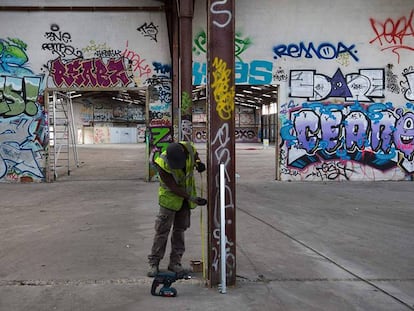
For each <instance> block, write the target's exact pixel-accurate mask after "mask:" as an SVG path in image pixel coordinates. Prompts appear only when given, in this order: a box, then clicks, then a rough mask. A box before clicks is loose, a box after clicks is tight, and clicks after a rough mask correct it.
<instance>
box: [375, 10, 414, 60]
mask: <svg viewBox="0 0 414 311" xmlns="http://www.w3.org/2000/svg"><path fill="white" fill-rule="evenodd" d="M413 15H414V10H411V14H410V16H409V17H408V18H407V17H405V16H402V17H400V19H398V20H397V21H394V20H392V19H391V18H387V19H386V20H385V22H381V21H376V20H374V19H373V18H370V22H371V26H372V29H373V30H374V32H375V34H376V35H377V36H376V37H375V38H374V39H372V40H371V41H370V42H369V43H371V44H372V43H374V42H376V41H377V42H378V43H379V44H380V46H381V47H383V48H382V49H381V51H384V50H391V51H392V52H393V53H395V54H396V55H397V57H398V63H399V62H400V54H399V50H410V51H414V46H413V45H409V44H408V42H407V38H411V39H413V38H414V25H413Z"/></svg>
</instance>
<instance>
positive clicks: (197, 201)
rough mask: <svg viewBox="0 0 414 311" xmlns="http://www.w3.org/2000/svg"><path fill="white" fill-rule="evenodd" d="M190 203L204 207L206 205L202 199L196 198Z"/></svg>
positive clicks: (205, 201)
mask: <svg viewBox="0 0 414 311" xmlns="http://www.w3.org/2000/svg"><path fill="white" fill-rule="evenodd" d="M192 201H193V202H194V203H195V204H197V205H206V204H207V200H206V199H204V198H200V197H196V198H194V199H193V200H192Z"/></svg>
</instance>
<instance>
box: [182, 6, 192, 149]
mask: <svg viewBox="0 0 414 311" xmlns="http://www.w3.org/2000/svg"><path fill="white" fill-rule="evenodd" d="M179 3H180V8H179V20H180V65H179V66H180V83H181V94H180V95H181V98H180V99H181V100H180V103H181V110H180V112H181V124H180V126H181V131H180V133H181V137H180V139H181V140H185V141H192V140H193V114H192V110H193V109H192V106H193V99H192V93H193V49H192V47H193V45H192V42H193V40H192V39H193V31H192V30H193V15H194V3H193V0H180V1H179Z"/></svg>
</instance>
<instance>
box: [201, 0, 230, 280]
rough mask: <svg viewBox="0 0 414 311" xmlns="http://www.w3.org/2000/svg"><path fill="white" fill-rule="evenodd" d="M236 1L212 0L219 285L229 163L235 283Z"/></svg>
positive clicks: (211, 144)
mask: <svg viewBox="0 0 414 311" xmlns="http://www.w3.org/2000/svg"><path fill="white" fill-rule="evenodd" d="M234 2H235V1H234V0H224V1H223V0H207V94H208V97H207V106H208V109H207V110H208V148H207V157H208V159H207V160H208V175H207V178H208V201H209V203H208V210H209V212H208V213H209V215H208V260H209V262H208V278H209V283H210V286H215V285H218V284H219V282H220V265H219V263H220V185H219V181H220V176H219V175H220V164H221V163H223V164H224V165H225V206H226V212H225V214H226V270H227V273H226V282H227V285H234V284H235V283H236V221H235V219H236V218H235V212H236V202H235V135H234V131H235V116H234V107H235V105H234V95H235V85H234V77H235V71H234V64H235V60H234V55H235V51H234V34H235V31H234V28H235V25H234Z"/></svg>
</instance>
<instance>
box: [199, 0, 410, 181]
mask: <svg viewBox="0 0 414 311" xmlns="http://www.w3.org/2000/svg"><path fill="white" fill-rule="evenodd" d="M258 3H260V5H258ZM215 9H216V11H215V12H216V13H217V14H220V13H221V14H222V15H223V18H224V16H226V14H227V13H228V12H225V11H220V7H219V6H217V7H216V8H215ZM196 11H197V14H198V15H197V22H196V23H195V26H194V33H193V38H194V39H193V51H194V64H193V81H194V83H195V84H203V83H205V79H206V70H207V68H206V60H205V54H206V46H207V45H206V30H205V15H206V14H205V5H204V4H199V3H198V4H197V6H196ZM236 14H237V15H236V32H237V33H236V37H235V41H236V67H235V75H236V84H274V85H279V101H278V103H277V104H278V122H277V123H278V124H279V126H278V128H277V129H276V130H277V132H278V140H277V146H276V147H277V148H276V150H277V151H276V158H277V163H278V166H279V167H278V170H277V171H278V172H279V176H277V179H281V180H309V181H325V180H337V181H339V180H367V181H373V180H403V179H411V177H412V175H413V174H414V159H413V158H414V3H413V2H412V1H405V0H396V1H386V0H350V1H332V0H315V1H306V0H295V1H288V0H281V1H277V4H276V2H274V1H272V0H261V1H248V0H241V1H237V3H236Z"/></svg>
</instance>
